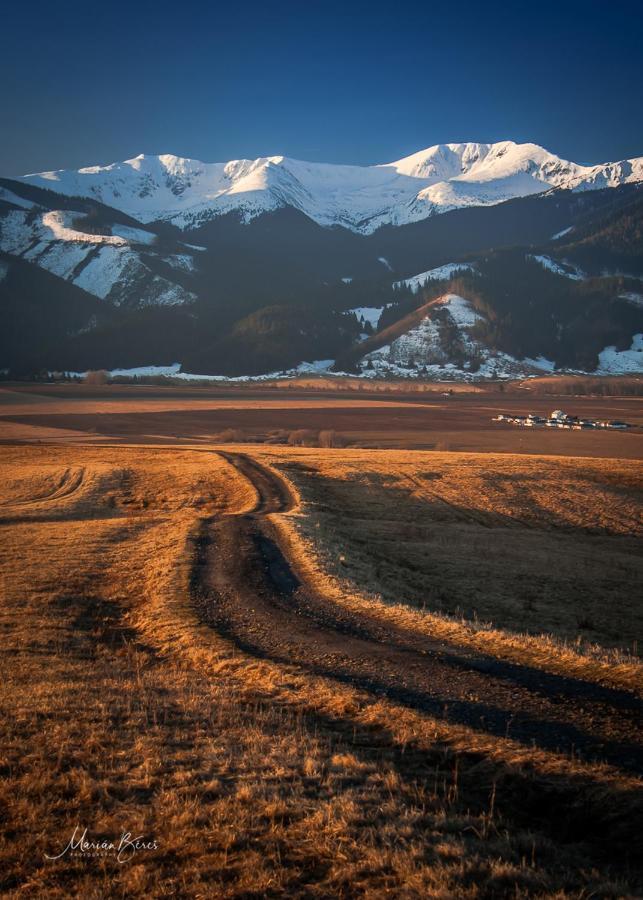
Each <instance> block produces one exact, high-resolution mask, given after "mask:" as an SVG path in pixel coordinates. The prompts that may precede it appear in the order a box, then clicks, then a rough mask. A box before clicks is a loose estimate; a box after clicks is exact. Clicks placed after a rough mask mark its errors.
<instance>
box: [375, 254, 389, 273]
mask: <svg viewBox="0 0 643 900" xmlns="http://www.w3.org/2000/svg"><path fill="white" fill-rule="evenodd" d="M377 261H378V262H381V263H382V265H383V266H386V268H387V269H388V270H389V272H392V271H393V266H392V265H391V264H390V262H389V261H388V259H387V258H386V257H385V256H378V257H377Z"/></svg>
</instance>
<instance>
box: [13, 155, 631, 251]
mask: <svg viewBox="0 0 643 900" xmlns="http://www.w3.org/2000/svg"><path fill="white" fill-rule="evenodd" d="M20 180H21V181H24V182H25V183H28V184H32V185H35V186H37V187H42V188H49V189H52V190H55V191H57V192H58V193H61V194H63V195H67V196H78V197H91V198H92V199H95V200H98V201H100V202H101V203H105V204H107V205H108V206H111V207H114V208H116V209H119V210H121V211H122V212H124V213H126V214H128V215H131V216H133V217H134V218H136V219H138V220H139V221H141V222H144V223H151V222H155V221H162V222H167V223H171V224H173V225H175V226H177V227H178V228H180V229H181V230H185V231H190V230H195V229H196V228H198V227H200V226H203V225H204V224H206V223H207V222H209V221H212V219H214V218H217V217H219V216H222V215H225V214H226V213H230V212H237V213H239V214H240V216H241V217H242V219H243V221H245V222H248V221H251V220H252V219H253V218H256V217H257V216H259V215H261V214H262V213H266V212H272V211H274V210H276V209H279V208H283V207H288V206H291V207H293V208H294V209H298V210H299V211H301V212H303V213H304V214H305V215H307V216H308V217H309V218H311V219H312V220H313V221H315V222H316V223H317V224H320V225H322V226H325V227H332V226H341V227H344V228H347V229H348V230H351V231H354V232H356V233H360V234H372V233H373V232H375V231H376V230H378V229H379V228H380V227H382V226H385V225H392V226H399V225H406V224H411V223H414V222H418V221H422V220H423V219H425V218H428V217H429V216H432V215H436V214H439V213H442V212H446V211H449V210H452V209H458V208H461V207H466V206H487V205H495V204H497V203H501V202H503V201H505V200H508V199H513V198H517V197H526V196H530V195H532V194H538V193H545V192H547V191H549V190H552V189H569V190H573V191H584V190H597V189H602V188H606V187H616V186H620V185H624V184H632V183H638V182H641V181H643V157H635V158H632V159H628V160H620V161H616V162H609V163H604V164H599V165H595V166H581V165H578V164H577V163H573V162H570V161H567V160H564V159H561V158H560V157H558V156H555V155H554V154H553V153H550V152H549V151H548V150H545V149H544V148H543V147H540V146H538V145H537V144H530V143H525V144H517V143H515V142H513V141H499V142H496V143H493V144H482V143H475V142H468V143H458V144H455V143H453V144H436V145H434V146H432V147H429V148H426V149H425V150H420V151H418V152H417V153H415V154H411V155H410V156H407V157H403V158H402V159H399V160H396V161H394V162H392V163H383V164H379V165H375V166H350V165H335V164H332V163H310V162H305V161H303V160H296V159H291V158H289V157H285V156H279V155H276V156H265V157H258V158H257V159H254V160H247V159H243V160H230V161H228V162H223V163H204V162H200V161H199V160H193V159H188V158H184V157H178V156H173V155H171V154H160V155H158V156H146V155H145V154H140V155H139V156H136V157H133V158H132V159H129V160H125V161H123V162H118V163H111V164H109V165H107V166H89V167H85V168H81V169H79V170H64V169H61V170H57V171H51V172H41V173H35V174H32V175H25V176H23V177H22V178H21V179H20Z"/></svg>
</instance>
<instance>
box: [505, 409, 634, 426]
mask: <svg viewBox="0 0 643 900" xmlns="http://www.w3.org/2000/svg"><path fill="white" fill-rule="evenodd" d="M491 421H492V422H506V423H507V424H508V425H520V426H522V427H526V428H536V427H538V428H541V427H546V428H567V429H571V430H576V431H580V430H581V429H583V428H608V429H611V430H616V431H623V430H625V429H627V428H631V427H632V426H631V425H630V424H628V423H627V422H620V421H618V420H611V421H607V420H600V419H579V417H578V416H570V415H569V414H568V413H566V412H563V410H562V409H555V410H554V411H553V412H552V413H551V414H550V416H549V418H548V419H545V418H543V417H542V416H537V415H534V414H533V413H528V414H527V415H526V416H513V415H509V414H507V413H499V414H498V415H497V416H494V417H493V418H492V420H491Z"/></svg>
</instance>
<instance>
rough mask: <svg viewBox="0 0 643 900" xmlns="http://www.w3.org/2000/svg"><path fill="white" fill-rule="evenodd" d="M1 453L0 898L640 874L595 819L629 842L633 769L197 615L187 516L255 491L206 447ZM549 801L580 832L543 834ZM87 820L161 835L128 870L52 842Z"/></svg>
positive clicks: (372, 889)
mask: <svg viewBox="0 0 643 900" xmlns="http://www.w3.org/2000/svg"><path fill="white" fill-rule="evenodd" d="M280 452H281V454H282V457H281V458H282V459H283V454H284V451H283V450H280ZM328 452H330V451H328ZM0 453H1V457H2V463H3V471H4V472H6V473H7V477H6V478H5V479H4V480H3V484H2V486H1V487H0V503H1V504H2V507H1V508H0V548H1V554H0V576H1V578H2V581H1V582H0V583H1V584H2V588H3V590H2V609H1V612H2V628H1V629H0V644H1V646H2V652H3V656H4V658H5V659H6V660H8V661H9V665H7V666H6V667H5V670H6V671H5V673H4V676H3V684H2V690H1V694H0V696H1V701H2V719H1V721H2V729H3V732H2V743H1V745H0V746H1V747H2V760H1V761H0V804H1V805H2V810H3V814H2V817H1V821H2V826H1V828H2V836H1V838H0V890H1V891H3V892H4V893H5V894H10V895H12V896H37V897H41V896H47V897H57V896H58V897H67V896H79V897H83V898H85V897H87V898H94V897H96V898H98V897H101V898H102V897H105V896H128V897H130V896H132V897H133V896H141V897H156V896H165V895H170V894H173V895H178V896H186V897H204V896H208V897H233V896H236V897H240V896H244V897H249V896H256V897H264V896H297V897H299V896H309V897H328V896H336V897H349V896H368V897H375V896H377V897H380V896H382V897H383V896H392V897H393V896H394V897H444V898H447V897H462V898H480V897H489V898H491V897H516V896H534V897H581V896H587V895H588V894H590V893H592V892H594V893H595V894H597V895H600V896H606V897H609V896H611V897H618V896H627V895H628V894H631V893H632V892H633V890H635V889H636V887H635V885H636V881H635V879H634V876H633V874H632V873H631V872H629V871H628V869H627V867H624V866H623V864H622V863H621V862H618V861H617V864H616V865H615V867H614V868H612V867H610V865H609V863H608V862H607V861H606V860H605V859H603V858H601V856H600V854H599V853H597V851H596V849H595V847H593V845H592V844H591V842H590V841H589V839H590V837H595V836H596V835H595V834H593V835H592V834H590V832H591V828H592V827H593V828H594V830H595V831H596V832H600V831H601V829H602V825H601V822H602V820H604V819H605V818H608V817H609V818H610V821H611V835H610V836H609V839H610V841H612V842H619V841H620V842H622V841H624V840H625V831H624V829H626V828H627V823H628V810H630V809H631V808H632V806H631V804H632V802H633V797H634V792H635V790H636V782H635V781H634V779H631V778H628V777H625V776H622V775H620V774H618V773H615V772H613V771H611V770H609V769H607V768H604V767H598V766H589V765H582V764H580V763H578V762H577V761H575V760H573V759H567V758H564V757H561V756H557V755H556V754H552V753H546V752H544V751H535V750H531V749H529V748H525V747H522V746H520V745H517V744H515V743H514V742H512V741H511V740H500V739H496V738H492V737H489V736H485V735H483V734H476V733H474V732H472V731H470V730H469V729H466V728H463V727H455V726H450V725H448V724H447V723H445V722H442V721H439V720H436V719H433V718H431V717H429V716H425V715H422V714H418V713H415V712H413V711H411V710H405V709H402V708H400V707H398V706H396V705H395V704H394V703H393V702H392V701H390V700H387V699H374V698H373V697H371V696H369V695H367V694H365V693H364V692H362V691H359V690H356V689H354V688H352V687H351V686H349V685H337V684H335V683H333V682H331V681H329V680H327V679H324V678H321V677H315V676H310V675H306V674H304V673H302V672H301V671H299V670H298V669H297V668H296V667H292V666H281V665H277V664H274V663H270V662H268V661H260V660H255V659H252V658H251V657H248V656H246V655H245V654H242V653H240V652H239V651H238V650H237V649H236V648H235V647H234V646H233V645H231V644H230V643H229V642H228V641H227V640H226V639H225V638H223V637H221V636H219V635H218V634H216V633H215V632H213V631H212V630H211V629H210V628H208V627H206V626H204V625H203V624H202V623H201V622H200V620H199V618H198V616H197V614H196V612H195V608H194V605H193V602H192V598H191V596H190V592H189V579H190V574H191V569H192V562H193V546H194V540H195V537H196V535H197V532H198V530H199V523H200V521H201V520H202V519H203V517H207V516H211V515H215V514H218V513H223V512H232V513H239V512H243V511H244V510H250V509H252V508H253V506H254V504H255V502H256V496H255V494H254V491H253V490H252V489H251V488H250V487H249V485H248V482H247V481H245V480H244V479H243V478H242V477H241V476H240V475H239V474H238V473H237V472H236V470H234V469H233V468H232V467H231V466H229V465H228V464H227V463H225V462H224V461H223V460H222V459H221V458H220V457H218V456H217V455H216V454H213V453H207V452H196V451H192V452H189V451H180V450H177V451H173V452H167V451H165V452H163V451H154V450H140V449H120V448H109V449H98V448H95V449H93V448H45V447H39V448H17V449H15V450H14V449H11V448H3V449H2V450H1V451H0ZM292 453H293V456H296V457H297V459H299V460H301V459H302V458H303V455H305V454H306V453H311V454H312V451H297V452H295V451H292ZM316 453H317V454H318V455H319V451H316ZM362 466H364V461H363V460H362ZM79 471H82V473H83V478H82V480H80V482H78V479H77V473H78V472H79ZM21 473H22V474H21ZM61 492H62V493H61ZM305 515H307V512H306V508H305V507H304V516H303V517H301V518H304V517H305ZM274 518H275V519H276V518H277V517H274ZM409 612H413V611H409ZM543 796H546V797H547V800H545V801H543V799H542V797H543ZM556 804H558V808H556V809H554V807H556ZM548 807H552V808H551V809H548ZM557 817H559V818H560V821H561V823H562V822H563V821H564V823H565V826H566V827H570V828H571V829H572V834H571V840H570V836H569V835H565V834H564V833H555V831H554V830H552V829H554V827H555V824H556V818H557ZM543 822H544V823H545V824H544V825H543ZM78 823H81V824H82V825H83V826H85V825H86V826H87V827H88V829H89V832H90V833H91V834H92V835H94V836H96V835H100V836H105V837H110V836H112V837H113V836H114V835H118V834H120V833H121V831H122V830H123V829H127V830H130V831H132V832H133V833H140V834H145V835H147V836H150V837H151V838H155V839H157V840H158V842H159V845H160V846H159V849H158V850H156V851H154V852H150V853H143V852H141V853H140V854H138V855H137V856H136V858H135V860H134V861H133V862H132V863H128V864H126V865H122V866H120V865H118V864H117V863H116V862H115V861H114V860H113V858H111V857H106V858H98V859H83V858H78V859H69V858H63V859H61V860H59V861H57V862H52V861H47V860H45V859H44V854H45V853H50V854H51V853H52V852H55V851H56V850H59V849H61V847H62V846H63V845H64V843H66V841H67V840H68V839H69V837H70V835H71V833H72V831H73V829H74V827H75V826H76V824H78ZM612 846H614V847H616V846H618V843H615V844H614V843H613V844H610V847H612ZM614 852H615V859H616V858H617V856H618V854H617V853H616V851H614Z"/></svg>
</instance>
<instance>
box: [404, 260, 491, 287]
mask: <svg viewBox="0 0 643 900" xmlns="http://www.w3.org/2000/svg"><path fill="white" fill-rule="evenodd" d="M473 271H475V267H474V266H473V265H471V263H445V265H443V266H437V267H436V268H435V269H429V270H428V272H420V274H419V275H413V276H412V277H411V278H405V279H404V280H403V281H395V282H394V283H393V287H394V288H401V287H408V288H411V290H412V291H413V292H414V293H417V292H418V291H419V290H420V289H421V288H423V287H424V285H425V284H426V283H427V281H447V280H448V279H449V278H453V276H454V275H456V274H457V273H458V272H473Z"/></svg>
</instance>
